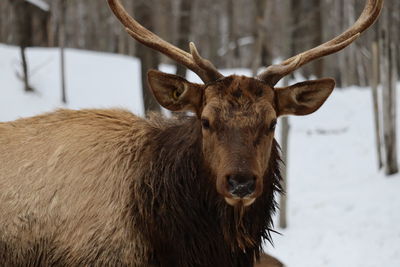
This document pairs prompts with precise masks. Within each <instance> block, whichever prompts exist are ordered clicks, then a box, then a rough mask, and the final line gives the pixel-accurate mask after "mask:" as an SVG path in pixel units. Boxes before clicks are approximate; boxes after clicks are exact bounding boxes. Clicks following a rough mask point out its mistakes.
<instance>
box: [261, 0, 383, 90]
mask: <svg viewBox="0 0 400 267" xmlns="http://www.w3.org/2000/svg"><path fill="white" fill-rule="evenodd" d="M382 7H383V0H368V2H367V3H366V5H365V8H364V10H363V12H362V14H361V15H360V17H359V19H358V20H357V21H356V22H355V23H354V25H353V26H352V27H350V28H349V29H348V30H347V31H345V32H344V33H342V34H341V35H339V36H337V37H336V38H334V39H332V40H330V41H328V42H326V43H323V44H321V45H319V46H317V47H315V48H313V49H310V50H308V51H305V52H303V53H301V54H298V55H296V56H294V57H291V58H289V59H287V60H285V61H283V62H282V63H280V64H278V65H272V66H270V67H268V68H267V69H266V70H265V71H263V72H262V73H261V74H259V75H258V76H257V78H258V79H260V80H263V81H265V82H267V83H268V84H270V85H271V86H275V85H276V84H277V83H278V82H279V81H280V80H281V79H282V78H283V77H285V76H287V75H288V74H290V73H292V72H294V71H295V70H297V69H298V68H300V67H301V66H303V65H305V64H307V63H309V62H311V61H313V60H315V59H318V58H321V57H324V56H327V55H330V54H333V53H336V52H338V51H340V50H342V49H344V48H346V47H347V46H349V45H350V44H351V43H353V42H354V41H355V40H356V39H357V38H358V37H359V36H360V34H361V33H362V32H364V31H365V30H366V29H368V28H369V27H370V26H371V25H372V24H373V23H374V22H375V21H376V19H377V18H378V17H379V14H380V12H381V10H382Z"/></svg>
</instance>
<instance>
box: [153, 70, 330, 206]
mask: <svg viewBox="0 0 400 267" xmlns="http://www.w3.org/2000/svg"><path fill="white" fill-rule="evenodd" d="M149 84H150V87H151V88H152V91H153V93H154V96H155V97H156V99H157V100H158V102H159V103H160V104H161V105H162V106H164V107H165V108H167V109H169V110H172V111H193V112H195V113H196V114H197V117H198V118H199V123H201V127H202V138H203V142H202V144H203V156H204V159H205V161H206V163H207V164H208V166H209V168H210V169H211V171H212V173H213V174H214V175H213V177H216V180H215V181H214V182H215V185H216V190H217V191H218V193H219V194H220V195H221V196H222V197H223V198H225V200H226V202H227V203H228V204H230V205H233V206H234V205H244V206H249V205H251V204H252V203H253V202H254V201H255V200H256V198H257V197H259V196H260V195H261V194H262V193H263V180H264V179H263V178H264V176H265V174H266V172H267V171H268V170H267V168H268V163H269V159H270V153H271V147H272V142H273V138H274V130H275V125H276V120H277V118H278V117H279V116H281V115H289V114H294V115H307V114H310V113H312V112H314V111H316V110H317V109H318V108H319V107H320V106H321V105H322V104H323V103H324V102H325V100H326V99H327V97H328V96H329V95H330V93H331V92H332V90H333V88H334V81H333V80H332V79H322V80H317V81H309V82H303V83H299V84H296V85H293V86H290V87H286V88H275V89H274V88H271V87H270V86H268V85H267V84H265V83H263V82H261V81H259V80H257V79H254V78H249V77H243V76H236V75H233V76H229V77H225V78H222V79H220V80H218V81H216V82H214V83H211V84H208V85H199V84H193V83H190V82H188V81H186V80H185V79H183V78H181V77H178V76H175V75H171V74H165V73H161V72H158V71H150V72H149Z"/></svg>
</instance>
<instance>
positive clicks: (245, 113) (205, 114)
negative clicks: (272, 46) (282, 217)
mask: <svg viewBox="0 0 400 267" xmlns="http://www.w3.org/2000/svg"><path fill="white" fill-rule="evenodd" d="M202 104H203V109H202V110H201V114H200V120H201V124H202V133H203V154H204V158H205V160H206V162H207V163H208V166H209V167H210V168H211V170H212V172H213V173H214V176H215V177H216V181H215V183H216V189H217V191H218V192H219V193H220V194H221V195H222V196H223V197H224V198H225V200H226V201H227V202H228V203H229V204H231V205H235V204H237V203H239V202H243V204H244V205H246V206H248V205H250V204H252V203H253V202H254V200H255V199H256V198H257V197H258V196H259V195H261V194H262V192H263V177H264V174H265V172H266V171H267V166H268V162H269V155H270V152H271V146H272V141H273V137H274V130H275V125H276V119H277V113H276V111H275V107H274V105H275V104H274V91H273V90H272V88H270V87H268V86H267V85H266V84H264V83H262V82H261V81H258V80H255V79H252V78H247V77H238V76H230V77H226V78H224V79H222V80H220V81H218V82H215V83H213V84H210V85H208V86H206V87H205V89H204V96H203V103H202Z"/></svg>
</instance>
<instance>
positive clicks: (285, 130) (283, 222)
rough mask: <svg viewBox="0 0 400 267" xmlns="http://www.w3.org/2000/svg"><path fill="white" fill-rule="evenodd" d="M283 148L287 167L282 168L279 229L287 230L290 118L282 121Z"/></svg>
mask: <svg viewBox="0 0 400 267" xmlns="http://www.w3.org/2000/svg"><path fill="white" fill-rule="evenodd" d="M281 124H282V126H281V127H282V128H281V148H282V160H283V162H284V163H285V166H284V167H283V168H282V183H281V185H282V190H283V192H284V194H282V195H281V198H280V203H279V211H280V212H279V227H280V228H282V229H285V228H286V227H287V225H288V224H287V167H288V163H289V162H288V151H289V130H290V125H289V117H283V118H282V119H281Z"/></svg>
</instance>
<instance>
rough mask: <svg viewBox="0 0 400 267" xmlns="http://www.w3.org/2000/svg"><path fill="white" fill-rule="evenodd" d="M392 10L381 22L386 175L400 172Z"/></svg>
mask: <svg viewBox="0 0 400 267" xmlns="http://www.w3.org/2000/svg"><path fill="white" fill-rule="evenodd" d="M390 12H391V10H389V9H388V8H386V10H384V11H383V13H382V18H381V23H380V42H381V43H380V47H381V80H382V85H383V90H382V94H383V96H382V102H383V104H382V111H383V137H384V138H383V140H384V146H385V154H384V155H385V173H386V175H391V174H395V173H397V172H398V165H397V140H396V82H397V81H395V79H396V77H394V76H397V75H396V73H395V70H396V68H395V67H394V65H395V64H394V63H395V60H394V59H395V44H392V42H391V34H390V27H389V26H390V17H391V16H390Z"/></svg>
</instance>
